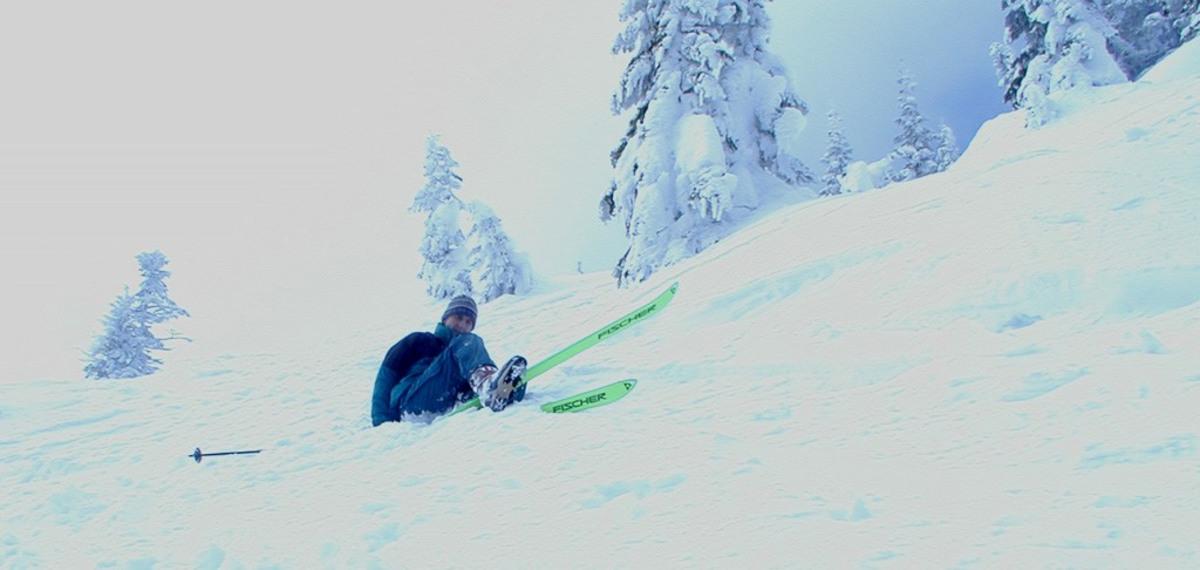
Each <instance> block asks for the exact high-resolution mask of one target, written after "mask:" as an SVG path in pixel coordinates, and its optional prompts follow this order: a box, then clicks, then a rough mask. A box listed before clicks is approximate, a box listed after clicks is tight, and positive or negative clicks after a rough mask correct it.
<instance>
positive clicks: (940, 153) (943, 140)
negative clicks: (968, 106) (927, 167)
mask: <svg viewBox="0 0 1200 570" xmlns="http://www.w3.org/2000/svg"><path fill="white" fill-rule="evenodd" d="M958 155H959V150H958V139H957V138H955V136H954V129H951V128H950V125H947V124H945V123H942V128H941V130H940V131H939V136H938V147H937V157H936V160H937V170H938V172H945V171H946V170H947V169H949V168H950V165H952V164H954V161H956V160H958Z"/></svg>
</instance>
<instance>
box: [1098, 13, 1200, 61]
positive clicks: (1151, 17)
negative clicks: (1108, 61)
mask: <svg viewBox="0 0 1200 570" xmlns="http://www.w3.org/2000/svg"><path fill="white" fill-rule="evenodd" d="M1100 4H1101V10H1102V12H1103V13H1104V15H1105V17H1107V18H1108V20H1109V22H1111V23H1112V25H1113V26H1114V27H1115V28H1116V30H1117V34H1116V35H1114V36H1113V37H1111V38H1109V41H1108V48H1109V51H1110V52H1112V54H1113V55H1114V56H1115V57H1116V60H1117V62H1118V63H1119V64H1120V65H1121V69H1122V70H1123V71H1124V72H1125V75H1126V76H1127V77H1129V78H1130V79H1136V78H1137V77H1139V76H1141V74H1142V73H1143V72H1144V71H1145V70H1146V69H1148V68H1149V67H1150V66H1152V65H1154V64H1155V63H1157V62H1158V61H1159V60H1160V59H1162V58H1163V57H1165V56H1166V55H1167V54H1168V53H1170V52H1171V51H1173V50H1174V49H1175V48H1177V47H1179V46H1180V45H1182V44H1183V42H1184V41H1186V39H1187V27H1188V24H1189V23H1190V22H1191V20H1192V19H1193V18H1194V17H1196V15H1197V13H1198V11H1200V10H1198V8H1200V6H1198V5H1200V3H1198V2H1197V1H1196V0H1101V2H1100Z"/></svg>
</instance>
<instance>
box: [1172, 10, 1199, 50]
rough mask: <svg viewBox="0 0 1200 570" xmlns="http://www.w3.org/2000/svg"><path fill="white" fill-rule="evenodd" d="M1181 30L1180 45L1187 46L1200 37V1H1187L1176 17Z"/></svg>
mask: <svg viewBox="0 0 1200 570" xmlns="http://www.w3.org/2000/svg"><path fill="white" fill-rule="evenodd" d="M1175 22H1176V27H1178V28H1179V43H1180V44H1185V43H1187V42H1190V41H1192V40H1193V39H1195V37H1196V36H1197V35H1200V0H1185V1H1184V3H1183V8H1182V10H1181V13H1180V14H1179V15H1178V16H1176V17H1175Z"/></svg>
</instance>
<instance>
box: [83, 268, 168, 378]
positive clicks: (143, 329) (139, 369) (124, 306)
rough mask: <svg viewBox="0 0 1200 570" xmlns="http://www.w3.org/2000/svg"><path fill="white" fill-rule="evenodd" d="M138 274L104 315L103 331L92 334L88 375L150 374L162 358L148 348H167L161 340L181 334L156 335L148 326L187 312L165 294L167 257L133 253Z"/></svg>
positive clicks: (91, 376)
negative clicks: (137, 281) (135, 284)
mask: <svg viewBox="0 0 1200 570" xmlns="http://www.w3.org/2000/svg"><path fill="white" fill-rule="evenodd" d="M137 260H138V265H139V271H141V274H142V283H141V287H139V288H138V291H137V293H134V294H132V295H131V294H130V293H129V289H128V288H126V289H125V292H124V293H122V294H121V295H120V296H119V297H117V300H116V301H114V302H113V304H112V309H111V310H110V311H109V314H108V316H107V317H105V318H104V320H103V323H104V333H103V334H101V335H100V336H99V337H97V338H96V342H95V343H94V344H93V346H92V350H91V352H90V354H89V358H88V363H87V365H86V366H85V367H84V369H83V371H84V374H86V375H87V377H88V378H135V377H138V376H145V375H147V374H152V373H153V372H154V371H155V370H157V369H158V366H159V365H160V364H162V361H161V360H159V359H157V358H154V357H152V356H150V353H149V352H148V351H150V350H167V348H166V346H165V345H164V344H163V341H164V340H172V339H178V338H181V337H174V336H172V337H167V338H158V337H156V336H155V335H154V333H153V331H151V330H150V326H151V325H156V324H159V323H163V322H166V321H169V320H171V319H175V318H178V317H186V316H188V312H187V311H185V310H183V308H181V307H180V306H179V305H177V304H176V303H175V301H173V300H171V298H170V297H169V296H168V295H167V284H166V278H167V277H169V276H170V275H171V273H170V272H169V271H166V270H165V269H163V268H164V267H165V266H166V265H167V263H169V261H167V256H166V255H163V253H162V252H161V251H148V252H142V253H140V254H138V256H137Z"/></svg>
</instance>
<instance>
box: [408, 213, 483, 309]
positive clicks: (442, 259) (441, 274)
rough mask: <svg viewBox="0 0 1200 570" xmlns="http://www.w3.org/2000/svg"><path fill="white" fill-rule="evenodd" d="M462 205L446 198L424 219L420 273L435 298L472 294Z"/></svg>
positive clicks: (430, 293) (427, 288)
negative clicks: (461, 221) (460, 219)
mask: <svg viewBox="0 0 1200 570" xmlns="http://www.w3.org/2000/svg"><path fill="white" fill-rule="evenodd" d="M461 211H462V207H461V206H460V205H459V201H458V200H457V199H454V200H447V201H446V202H443V203H442V205H440V206H438V207H437V209H435V210H434V211H432V212H430V214H429V217H428V218H427V219H426V220H425V237H424V238H423V239H422V240H421V255H422V256H423V257H424V258H425V262H424V264H422V265H421V271H420V273H419V274H418V276H419V277H420V278H421V279H424V280H425V283H426V290H427V291H428V292H429V295H430V296H431V297H433V298H434V299H449V298H451V297H454V296H456V295H470V294H472V293H473V287H472V285H471V271H470V268H469V266H468V264H467V261H468V260H467V247H466V245H467V238H466V236H465V235H463V232H462V226H461V225H460V224H459V214H460V213H461Z"/></svg>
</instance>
